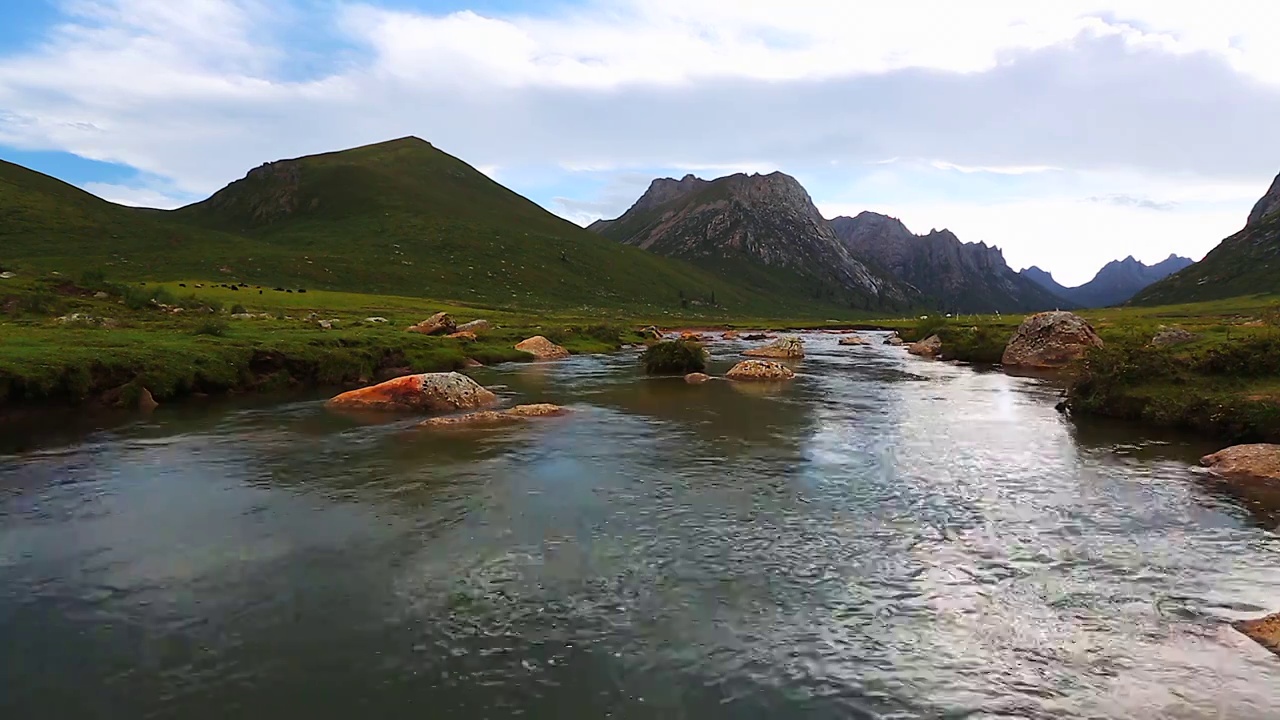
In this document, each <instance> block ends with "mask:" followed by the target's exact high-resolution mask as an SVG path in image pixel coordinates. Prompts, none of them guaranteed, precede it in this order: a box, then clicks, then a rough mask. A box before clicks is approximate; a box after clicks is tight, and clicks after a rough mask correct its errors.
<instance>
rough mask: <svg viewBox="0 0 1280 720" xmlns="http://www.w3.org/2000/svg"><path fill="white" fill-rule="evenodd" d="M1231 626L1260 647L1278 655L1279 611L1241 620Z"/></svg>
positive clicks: (1279, 645) (1279, 642) (1279, 634)
mask: <svg viewBox="0 0 1280 720" xmlns="http://www.w3.org/2000/svg"><path fill="white" fill-rule="evenodd" d="M1232 627H1234V628H1235V629H1236V630H1239V631H1240V632H1242V633H1244V635H1245V636H1247V637H1249V638H1250V639H1252V640H1253V641H1255V642H1257V643H1258V644H1259V645H1261V646H1262V647H1264V648H1266V649H1268V650H1270V651H1271V652H1273V653H1275V654H1277V655H1280V613H1276V614H1275V615H1268V616H1266V617H1264V618H1258V619H1257V620H1241V621H1240V622H1237V623H1235V624H1233V625H1232Z"/></svg>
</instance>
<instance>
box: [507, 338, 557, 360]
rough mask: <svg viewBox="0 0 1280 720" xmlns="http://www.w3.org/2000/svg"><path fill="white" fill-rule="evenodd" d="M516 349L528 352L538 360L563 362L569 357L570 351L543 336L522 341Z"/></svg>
mask: <svg viewBox="0 0 1280 720" xmlns="http://www.w3.org/2000/svg"><path fill="white" fill-rule="evenodd" d="M516 349H517V350H520V351H521V352H527V353H529V354H530V355H532V356H533V357H534V358H535V359H538V360H561V359H563V358H567V357H569V351H568V350H565V349H564V348H562V347H560V346H559V345H557V344H555V343H553V342H551V341H550V340H548V339H546V338H544V337H543V336H541V335H534V336H533V337H531V338H529V339H528V340H521V341H520V342H519V343H517V344H516Z"/></svg>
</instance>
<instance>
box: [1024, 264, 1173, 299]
mask: <svg viewBox="0 0 1280 720" xmlns="http://www.w3.org/2000/svg"><path fill="white" fill-rule="evenodd" d="M1193 263H1194V261H1193V260H1191V259H1190V258H1185V257H1179V256H1177V255H1170V256H1169V257H1167V258H1165V259H1164V260H1161V261H1160V262H1158V263H1156V264H1155V265H1144V264H1143V263H1141V262H1139V261H1138V260H1136V259H1134V257H1133V256H1132V255H1130V256H1129V257H1127V258H1125V259H1123V260H1113V261H1111V262H1109V263H1107V264H1106V265H1104V266H1103V267H1102V269H1101V270H1099V271H1098V274H1097V275H1094V276H1093V279H1092V280H1090V281H1089V282H1087V283H1085V284H1084V285H1080V286H1077V287H1064V286H1063V285H1060V284H1059V283H1058V282H1057V281H1056V280H1054V279H1053V275H1051V274H1049V273H1048V272H1046V271H1044V270H1041V269H1040V268H1038V267H1035V266H1034V265H1033V266H1031V267H1029V268H1027V269H1025V270H1023V271H1022V272H1021V273H1020V274H1021V275H1022V277H1024V278H1026V279H1028V280H1030V281H1032V282H1034V283H1036V284H1037V285H1039V286H1040V287H1042V288H1044V289H1045V290H1047V291H1049V292H1050V293H1051V294H1053V295H1054V296H1056V297H1059V298H1062V300H1063V301H1065V302H1067V303H1070V304H1073V305H1075V306H1077V307H1084V308H1093V307H1110V306H1112V305H1120V304H1121V303H1124V302H1126V301H1128V300H1129V299H1130V298H1132V297H1133V296H1134V295H1136V294H1138V292H1140V291H1141V290H1142V289H1143V288H1145V287H1147V286H1148V285H1151V284H1152V283H1155V282H1158V281H1160V280H1163V279H1164V278H1166V277H1168V276H1170V275H1172V274H1173V273H1175V272H1178V271H1179V270H1182V269H1183V268H1186V267H1189V266H1191V265H1192V264H1193Z"/></svg>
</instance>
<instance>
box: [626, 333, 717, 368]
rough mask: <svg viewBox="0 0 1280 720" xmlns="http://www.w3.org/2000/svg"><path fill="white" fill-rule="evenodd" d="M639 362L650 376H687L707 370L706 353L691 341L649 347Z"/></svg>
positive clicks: (669, 342)
mask: <svg viewBox="0 0 1280 720" xmlns="http://www.w3.org/2000/svg"><path fill="white" fill-rule="evenodd" d="M640 362H642V363H644V370H645V372H646V373H648V374H650V375H687V374H689V373H695V372H702V371H703V370H706V369H707V351H706V350H704V349H703V348H702V346H701V345H699V344H698V343H696V342H693V341H691V340H667V341H665V342H660V343H656V344H654V345H651V346H650V347H649V349H648V350H645V351H644V355H642V356H641V357H640Z"/></svg>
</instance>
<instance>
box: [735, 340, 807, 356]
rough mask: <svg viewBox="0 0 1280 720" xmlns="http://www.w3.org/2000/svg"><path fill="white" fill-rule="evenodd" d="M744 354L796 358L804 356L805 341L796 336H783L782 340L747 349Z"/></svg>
mask: <svg viewBox="0 0 1280 720" xmlns="http://www.w3.org/2000/svg"><path fill="white" fill-rule="evenodd" d="M742 354H743V355H746V356H748V357H763V358H776V359H779V360H795V359H799V358H802V357H804V341H803V340H801V339H800V338H795V337H790V338H782V339H781V340H775V341H774V342H771V343H769V344H768V345H765V346H764V347H759V348H752V349H750V350H746V351H744V352H743V353H742Z"/></svg>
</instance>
